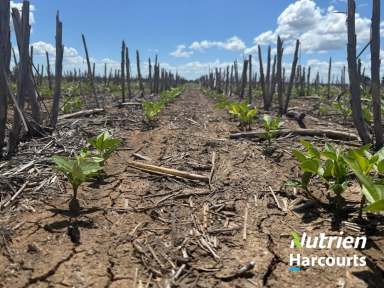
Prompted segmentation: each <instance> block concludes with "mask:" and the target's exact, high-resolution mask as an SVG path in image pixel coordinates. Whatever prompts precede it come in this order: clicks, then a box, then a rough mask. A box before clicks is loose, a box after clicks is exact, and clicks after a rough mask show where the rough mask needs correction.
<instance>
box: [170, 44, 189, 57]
mask: <svg viewBox="0 0 384 288" xmlns="http://www.w3.org/2000/svg"><path fill="white" fill-rule="evenodd" d="M186 48H187V47H186V46H185V45H178V46H177V48H176V50H175V51H173V52H171V53H170V55H171V56H173V57H176V58H189V57H191V56H192V55H193V53H194V52H193V51H187V50H185V49H186Z"/></svg>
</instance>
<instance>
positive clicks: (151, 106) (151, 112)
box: [143, 101, 164, 122]
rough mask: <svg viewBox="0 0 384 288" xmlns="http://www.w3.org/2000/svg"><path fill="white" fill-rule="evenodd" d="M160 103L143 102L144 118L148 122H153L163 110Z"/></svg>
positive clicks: (162, 105)
mask: <svg viewBox="0 0 384 288" xmlns="http://www.w3.org/2000/svg"><path fill="white" fill-rule="evenodd" d="M163 107H164V104H163V103H162V102H161V101H145V102H144V103H143V110H144V116H145V118H146V119H147V120H148V121H149V122H153V121H154V120H155V119H156V117H157V115H158V114H159V113H160V112H161V110H162V109H163Z"/></svg>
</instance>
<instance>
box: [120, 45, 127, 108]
mask: <svg viewBox="0 0 384 288" xmlns="http://www.w3.org/2000/svg"><path fill="white" fill-rule="evenodd" d="M125 48H126V46H125V42H124V41H123V42H122V44H121V102H122V103H124V102H125V50H126V49H125Z"/></svg>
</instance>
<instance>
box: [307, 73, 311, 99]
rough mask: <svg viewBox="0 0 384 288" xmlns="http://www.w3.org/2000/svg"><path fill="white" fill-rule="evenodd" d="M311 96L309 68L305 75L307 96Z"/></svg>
mask: <svg viewBox="0 0 384 288" xmlns="http://www.w3.org/2000/svg"><path fill="white" fill-rule="evenodd" d="M310 95H311V66H309V67H308V73H307V96H310Z"/></svg>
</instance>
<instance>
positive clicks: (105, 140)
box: [88, 132, 121, 165]
mask: <svg viewBox="0 0 384 288" xmlns="http://www.w3.org/2000/svg"><path fill="white" fill-rule="evenodd" d="M88 142H89V144H91V146H92V147H93V148H95V149H96V151H97V156H98V157H99V158H102V159H103V162H102V163H101V164H102V165H103V164H104V162H105V161H106V160H107V159H108V158H109V157H110V156H111V154H112V153H113V152H114V151H116V149H117V148H118V147H119V146H120V145H121V140H120V139H116V138H113V137H112V136H111V135H110V134H109V133H108V132H103V133H101V134H100V135H98V136H97V137H95V138H92V139H90V140H88Z"/></svg>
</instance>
